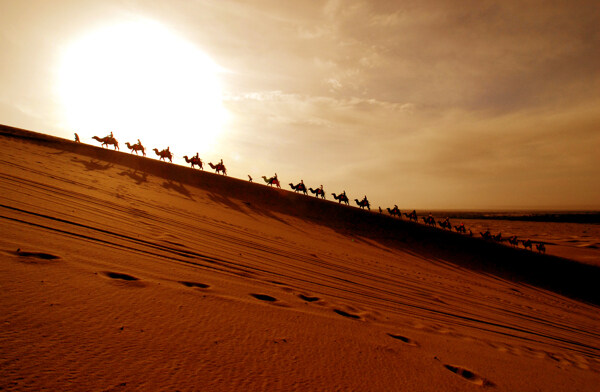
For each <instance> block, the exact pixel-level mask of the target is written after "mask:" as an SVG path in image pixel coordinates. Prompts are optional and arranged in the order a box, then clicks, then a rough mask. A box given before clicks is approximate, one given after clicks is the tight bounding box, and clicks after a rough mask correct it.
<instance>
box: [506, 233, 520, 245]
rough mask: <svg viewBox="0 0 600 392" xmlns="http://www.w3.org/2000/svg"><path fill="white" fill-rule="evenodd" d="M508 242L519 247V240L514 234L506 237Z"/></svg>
mask: <svg viewBox="0 0 600 392" xmlns="http://www.w3.org/2000/svg"><path fill="white" fill-rule="evenodd" d="M508 243H509V244H511V245H512V246H514V247H519V240H518V239H517V236H516V235H513V236H511V237H509V238H508Z"/></svg>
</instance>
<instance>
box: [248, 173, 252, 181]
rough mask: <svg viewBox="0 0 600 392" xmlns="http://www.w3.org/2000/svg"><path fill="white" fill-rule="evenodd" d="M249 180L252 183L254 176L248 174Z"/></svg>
mask: <svg viewBox="0 0 600 392" xmlns="http://www.w3.org/2000/svg"><path fill="white" fill-rule="evenodd" d="M248 180H249V181H250V182H252V176H251V175H250V174H248Z"/></svg>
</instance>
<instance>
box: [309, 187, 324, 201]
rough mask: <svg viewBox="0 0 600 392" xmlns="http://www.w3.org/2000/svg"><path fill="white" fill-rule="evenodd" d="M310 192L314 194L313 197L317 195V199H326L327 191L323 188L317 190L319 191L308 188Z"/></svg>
mask: <svg viewBox="0 0 600 392" xmlns="http://www.w3.org/2000/svg"><path fill="white" fill-rule="evenodd" d="M308 190H309V191H310V193H312V194H313V195H315V197H317V198H318V197H319V196H321V199H325V191H324V190H323V189H321V188H317V189H312V188H308Z"/></svg>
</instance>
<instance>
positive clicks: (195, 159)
mask: <svg viewBox="0 0 600 392" xmlns="http://www.w3.org/2000/svg"><path fill="white" fill-rule="evenodd" d="M183 159H185V161H186V162H187V163H189V164H191V166H192V169H193V168H194V166H198V167H199V168H200V169H201V170H204V168H203V167H202V159H200V158H198V157H197V156H193V157H191V158H188V156H187V155H184V156H183Z"/></svg>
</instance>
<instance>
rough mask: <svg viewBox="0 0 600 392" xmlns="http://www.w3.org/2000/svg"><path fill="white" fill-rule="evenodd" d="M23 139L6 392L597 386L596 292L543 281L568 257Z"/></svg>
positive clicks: (7, 152)
mask: <svg viewBox="0 0 600 392" xmlns="http://www.w3.org/2000/svg"><path fill="white" fill-rule="evenodd" d="M13 132H16V131H13ZM17 134H18V132H17ZM19 135H20V136H19V137H15V134H14V133H13V135H11V136H8V135H7V134H6V133H5V135H4V136H3V137H2V141H3V145H4V150H3V155H2V157H0V177H1V178H2V181H1V183H0V187H1V189H0V191H1V192H2V193H1V194H2V196H1V197H0V204H1V208H0V219H1V220H2V223H1V226H0V227H1V228H2V236H1V239H0V252H1V253H0V263H1V264H0V284H1V285H2V294H1V297H0V301H1V304H2V308H3V309H5V312H4V314H3V315H2V318H1V319H0V323H2V325H3V327H4V328H3V332H2V333H1V335H0V342H1V344H0V347H1V354H2V366H1V367H0V380H1V381H0V387H2V388H3V389H6V390H28V389H29V390H39V389H42V388H48V389H60V390H111V389H112V390H223V391H227V390H232V391H233V390H240V389H245V390H264V389H276V390H372V391H388V390H432V391H433V390H437V391H439V390H448V391H454V390H456V391H463V390H469V389H480V388H484V389H493V390H506V391H512V390H525V391H526V390H540V389H542V390H557V391H560V390H590V391H591V390H594V388H595V386H596V385H597V383H598V381H599V380H600V356H599V354H600V338H599V337H600V325H599V319H598V316H597V315H598V303H597V301H596V299H597V297H594V295H592V294H593V293H592V292H591V291H589V287H587V286H586V285H585V282H584V284H583V285H582V287H583V289H581V290H575V289H574V288H573V287H569V286H570V285H569V284H566V285H562V286H561V284H559V283H560V282H559V283H556V282H555V281H553V280H552V279H555V277H551V278H552V279H540V280H538V281H536V280H535V279H533V278H532V276H531V274H533V273H535V272H536V270H535V268H539V264H538V263H542V262H545V263H549V264H550V267H549V269H550V270H552V268H559V267H564V266H569V267H570V266H572V264H569V263H568V261H564V260H562V259H559V258H552V257H543V256H539V255H533V254H527V258H525V256H523V257H521V256H519V255H522V254H526V253H524V252H516V251H514V250H511V249H510V248H507V247H497V246H495V245H494V244H487V243H484V242H482V241H471V242H468V243H467V242H465V241H466V240H467V239H465V238H464V237H462V236H460V235H454V234H453V233H445V234H443V235H440V234H438V231H431V230H428V229H427V228H425V227H422V226H420V225H414V224H410V223H408V222H398V221H394V222H393V223H388V222H390V221H391V220H389V219H387V220H383V219H382V217H379V216H377V214H369V213H368V212H365V211H359V210H358V209H356V208H352V209H351V208H347V207H340V206H338V205H337V204H334V203H331V202H327V201H325V202H323V201H318V200H314V199H311V198H304V197H303V196H299V195H294V194H293V193H292V192H288V191H283V190H281V191H279V190H276V189H270V188H267V187H266V186H263V185H257V184H249V183H248V182H247V181H241V180H236V179H231V178H221V177H219V176H216V175H213V174H210V173H204V174H201V173H197V171H196V172H193V171H191V169H188V168H183V167H173V165H169V164H166V163H161V162H157V161H155V160H151V159H149V158H141V157H137V158H136V157H131V158H130V157H129V156H128V155H126V154H123V153H113V152H108V151H106V150H104V151H102V150H100V149H99V148H96V147H91V146H78V145H74V143H70V142H66V141H62V140H54V141H52V142H51V143H50V144H48V143H46V142H45V141H44V140H43V139H36V137H35V135H32V134H27V133H23V134H19ZM23 135H25V136H27V137H24V136H23ZM190 173H193V174H194V177H191V174H190ZM196 173H197V175H196ZM505 248H506V250H505ZM514 255H517V256H514ZM511 257H512V258H513V260H512V262H511V261H510V260H505V259H503V258H511ZM531 260H532V261H531ZM502 261H506V262H507V263H508V264H509V265H514V264H516V263H518V262H521V263H523V262H531V263H533V264H531V265H533V266H534V267H531V268H512V267H510V268H509V267H506V266H502V265H500V266H498V265H497V264H498V263H501V262H502ZM552 263H555V264H554V267H552V265H553V264H552ZM586 271H587V270H586ZM591 271H593V270H591ZM542 272H544V271H541V270H539V269H538V270H537V273H538V274H541V273H542ZM528 273H529V274H528ZM571 273H572V274H574V276H576V275H577V274H579V273H580V270H579V269H578V268H576V267H575V268H573V269H571V270H567V271H565V274H567V276H568V274H571ZM573 286H574V285H573ZM549 289H552V290H549ZM559 292H563V293H564V294H568V295H569V296H570V297H569V296H564V295H562V294H560V293H559ZM577 297H584V299H585V300H586V301H580V300H577V299H574V298H577Z"/></svg>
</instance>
